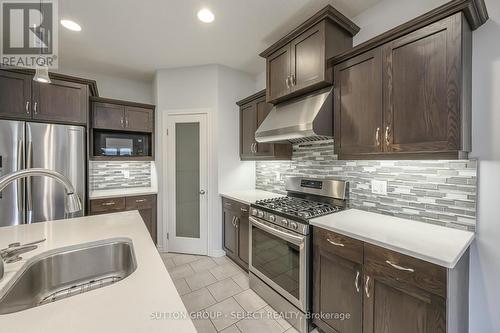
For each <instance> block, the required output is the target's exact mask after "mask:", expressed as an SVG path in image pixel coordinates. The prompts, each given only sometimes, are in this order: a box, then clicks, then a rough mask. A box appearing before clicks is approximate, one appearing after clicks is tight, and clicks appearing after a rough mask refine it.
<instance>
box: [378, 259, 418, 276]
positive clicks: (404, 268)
mask: <svg viewBox="0 0 500 333" xmlns="http://www.w3.org/2000/svg"><path fill="white" fill-rule="evenodd" d="M385 262H386V264H388V265H390V266H392V267H394V268H395V269H399V270H400V271H406V272H412V273H413V272H415V270H414V269H413V268H407V267H403V266H399V265H396V264H393V263H392V262H390V261H389V260H386V261H385Z"/></svg>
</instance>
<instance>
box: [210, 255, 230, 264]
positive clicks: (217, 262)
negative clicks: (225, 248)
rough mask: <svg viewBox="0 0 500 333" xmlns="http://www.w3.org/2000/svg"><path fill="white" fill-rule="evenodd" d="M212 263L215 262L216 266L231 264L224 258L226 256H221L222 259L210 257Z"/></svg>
mask: <svg viewBox="0 0 500 333" xmlns="http://www.w3.org/2000/svg"><path fill="white" fill-rule="evenodd" d="M211 258H212V260H213V261H215V263H216V264H217V265H224V264H228V263H231V262H232V261H231V260H230V259H229V258H228V257H226V256H223V257H211Z"/></svg>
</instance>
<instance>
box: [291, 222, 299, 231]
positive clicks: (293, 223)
mask: <svg viewBox="0 0 500 333" xmlns="http://www.w3.org/2000/svg"><path fill="white" fill-rule="evenodd" d="M298 227H299V225H298V224H297V223H296V222H290V228H292V229H293V230H297V228H298Z"/></svg>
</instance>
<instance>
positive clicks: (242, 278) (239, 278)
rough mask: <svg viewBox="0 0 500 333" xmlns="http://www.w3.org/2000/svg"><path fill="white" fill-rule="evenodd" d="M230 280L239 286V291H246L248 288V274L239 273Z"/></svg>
mask: <svg viewBox="0 0 500 333" xmlns="http://www.w3.org/2000/svg"><path fill="white" fill-rule="evenodd" d="M231 279H233V280H234V282H236V283H237V284H238V286H240V288H241V289H243V290H247V289H248V288H250V282H249V280H248V273H241V274H238V275H235V276H232V277H231Z"/></svg>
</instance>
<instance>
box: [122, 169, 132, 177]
mask: <svg viewBox="0 0 500 333" xmlns="http://www.w3.org/2000/svg"><path fill="white" fill-rule="evenodd" d="M122 174H123V178H125V179H129V178H130V171H128V170H122Z"/></svg>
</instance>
